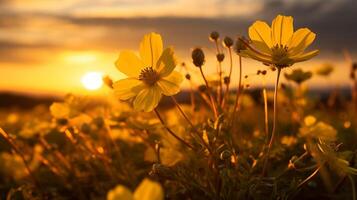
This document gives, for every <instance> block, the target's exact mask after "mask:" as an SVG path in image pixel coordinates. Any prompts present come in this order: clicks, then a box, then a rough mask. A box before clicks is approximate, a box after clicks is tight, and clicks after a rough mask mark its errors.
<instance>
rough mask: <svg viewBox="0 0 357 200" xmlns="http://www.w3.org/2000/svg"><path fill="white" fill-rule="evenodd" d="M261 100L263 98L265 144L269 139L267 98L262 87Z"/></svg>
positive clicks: (265, 91)
mask: <svg viewBox="0 0 357 200" xmlns="http://www.w3.org/2000/svg"><path fill="white" fill-rule="evenodd" d="M263 98H264V122H265V136H266V142H265V144H266V143H268V137H269V119H268V96H267V89H266V87H265V85H264V88H263Z"/></svg>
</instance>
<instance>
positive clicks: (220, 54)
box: [216, 53, 224, 62]
mask: <svg viewBox="0 0 357 200" xmlns="http://www.w3.org/2000/svg"><path fill="white" fill-rule="evenodd" d="M216 57H217V60H218V62H223V60H224V54H223V53H219V54H217V55H216Z"/></svg>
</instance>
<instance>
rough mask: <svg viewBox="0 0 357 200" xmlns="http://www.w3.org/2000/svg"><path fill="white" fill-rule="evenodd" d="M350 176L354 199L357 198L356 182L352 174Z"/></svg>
mask: <svg viewBox="0 0 357 200" xmlns="http://www.w3.org/2000/svg"><path fill="white" fill-rule="evenodd" d="M348 178H349V179H350V182H351V186H352V199H353V200H356V184H355V181H354V180H353V177H352V176H351V175H348Z"/></svg>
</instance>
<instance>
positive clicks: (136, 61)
mask: <svg viewBox="0 0 357 200" xmlns="http://www.w3.org/2000/svg"><path fill="white" fill-rule="evenodd" d="M115 64H116V67H117V68H118V70H119V71H121V72H122V73H124V74H126V75H127V76H128V78H126V79H122V80H119V81H117V82H115V83H114V84H113V88H114V93H115V95H116V96H117V97H118V98H119V99H121V100H128V99H131V98H134V97H135V99H134V103H133V104H134V109H135V110H138V111H145V112H150V111H152V110H153V109H154V108H156V106H157V105H158V104H159V101H160V99H161V96H162V95H166V96H172V95H175V94H177V93H178V92H179V91H180V84H181V82H182V81H183V77H182V75H181V74H180V73H179V72H176V71H174V69H175V67H176V64H177V62H176V59H175V56H174V51H173V49H172V48H170V47H169V48H166V49H165V50H163V44H162V39H161V36H160V35H159V34H156V33H150V34H147V35H145V36H144V38H143V40H142V41H141V43H140V58H139V57H138V56H137V55H136V54H135V53H134V52H132V51H123V52H121V53H120V55H119V58H118V60H117V61H116V63H115Z"/></svg>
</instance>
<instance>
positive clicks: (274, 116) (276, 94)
mask: <svg viewBox="0 0 357 200" xmlns="http://www.w3.org/2000/svg"><path fill="white" fill-rule="evenodd" d="M280 72H281V68H278V72H277V75H276V82H275V91H274V111H273V112H274V113H273V129H272V132H271V137H270V141H269V145H268V150H267V153H266V155H265V161H264V166H263V175H265V173H266V170H267V165H268V160H269V154H270V151H271V148H272V146H273V143H274V139H275V129H276V122H277V116H278V90H279V79H280Z"/></svg>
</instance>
